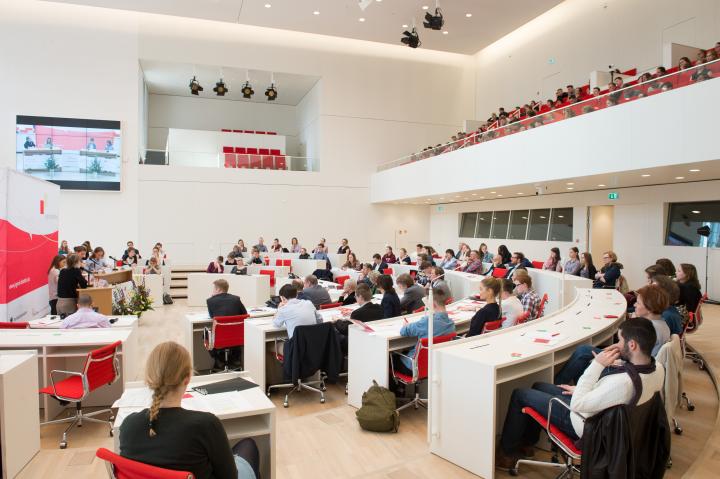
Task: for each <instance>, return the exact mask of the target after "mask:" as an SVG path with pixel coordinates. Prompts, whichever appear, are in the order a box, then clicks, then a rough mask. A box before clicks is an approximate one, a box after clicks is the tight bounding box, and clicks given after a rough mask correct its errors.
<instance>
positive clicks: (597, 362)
mask: <svg viewBox="0 0 720 479" xmlns="http://www.w3.org/2000/svg"><path fill="white" fill-rule="evenodd" d="M655 341H656V337H655V329H654V328H653V327H652V325H651V324H650V322H649V321H648V320H647V319H644V318H635V319H630V320H627V321H625V322H623V323H621V324H620V328H619V330H618V342H617V344H614V345H612V346H610V347H608V348H606V349H605V350H604V351H601V352H600V353H599V354H598V355H597V356H596V357H595V359H594V360H593V361H592V363H591V364H590V366H589V367H588V368H587V370H586V371H585V373H584V374H583V375H582V376H581V377H580V379H579V380H578V383H577V386H569V385H566V384H562V385H560V386H555V385H552V384H547V383H535V384H534V385H533V387H532V388H530V389H515V390H514V391H513V393H512V396H511V398H510V405H509V408H508V412H507V415H506V416H505V424H504V425H503V429H502V436H501V438H500V445H499V447H498V448H497V450H496V454H495V456H496V459H495V465H496V466H497V467H500V468H511V467H514V466H515V461H516V460H517V459H518V457H520V456H521V455H522V456H532V455H533V446H534V444H535V443H536V442H537V441H538V439H539V434H540V429H541V428H540V426H539V425H538V424H537V423H536V422H535V421H533V420H532V419H529V418H528V416H527V415H526V414H524V413H523V412H522V408H524V407H526V406H529V407H532V408H533V409H535V410H536V411H537V412H538V413H540V415H542V416H544V417H547V415H548V406H549V403H550V399H552V398H560V399H561V400H562V401H563V402H565V403H567V404H569V405H570V410H568V409H566V408H564V407H553V409H552V411H553V416H552V418H551V422H552V424H553V425H555V426H556V427H557V428H558V429H560V430H561V431H562V432H564V433H565V434H567V435H568V436H569V437H570V438H571V439H574V440H578V439H579V438H580V437H582V435H583V426H584V422H583V418H588V417H591V416H594V415H596V414H599V413H601V412H602V411H604V410H606V409H608V408H611V407H613V406H618V405H621V404H629V405H631V406H635V405H638V404H643V403H645V402H647V401H648V400H650V399H651V398H652V397H653V396H654V395H655V393H656V392H659V391H660V390H661V389H662V388H663V383H664V381H665V371H664V369H663V367H662V365H660V364H656V363H655V360H654V359H653V358H652V356H651V355H650V352H651V350H652V347H653V344H654V343H655ZM618 359H620V360H622V361H625V364H622V365H618V366H615V367H612V368H610V366H613V365H615V363H616V361H617V360H618ZM630 364H632V366H630ZM634 378H636V379H634ZM637 379H639V382H640V384H641V385H642V387H638V388H637V389H636V387H635V385H634V382H635V381H636V380H637Z"/></svg>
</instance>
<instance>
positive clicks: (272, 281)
mask: <svg viewBox="0 0 720 479" xmlns="http://www.w3.org/2000/svg"><path fill="white" fill-rule="evenodd" d="M260 274H266V275H268V276H270V287H271V288H272V287H274V286H275V270H274V269H261V270H260Z"/></svg>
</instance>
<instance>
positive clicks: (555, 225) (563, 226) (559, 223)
mask: <svg viewBox="0 0 720 479" xmlns="http://www.w3.org/2000/svg"><path fill="white" fill-rule="evenodd" d="M548 239H549V240H550V241H572V240H573V209H572V208H553V210H552V219H551V221H550V238H548Z"/></svg>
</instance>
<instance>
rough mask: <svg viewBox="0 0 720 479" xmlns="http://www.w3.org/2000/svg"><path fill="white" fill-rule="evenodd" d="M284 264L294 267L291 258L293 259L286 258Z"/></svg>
mask: <svg viewBox="0 0 720 479" xmlns="http://www.w3.org/2000/svg"><path fill="white" fill-rule="evenodd" d="M282 265H283V266H287V267H288V268H292V260H291V259H284V260H283V264H282Z"/></svg>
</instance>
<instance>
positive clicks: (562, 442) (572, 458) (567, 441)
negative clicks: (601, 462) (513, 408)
mask: <svg viewBox="0 0 720 479" xmlns="http://www.w3.org/2000/svg"><path fill="white" fill-rule="evenodd" d="M553 407H564V408H567V409H570V406H569V405H567V404H565V403H564V402H562V401H561V400H560V399H558V398H552V399H550V406H549V408H548V417H544V416H543V415H542V414H540V413H539V412H537V411H536V410H535V409H533V408H531V407H524V408H523V409H522V412H523V413H525V414H527V415H528V416H530V417H531V418H532V419H533V420H534V421H535V422H537V423H538V424H539V425H540V427H542V428H543V429H545V432H547V435H548V438H549V439H550V441H552V442H553V444H555V445H556V446H557V447H559V448H560V449H561V450H562V451H563V452H564V453H565V463H561V462H560V460H559V458H558V456H557V454H555V455H554V456H553V458H552V462H544V461H534V460H531V459H520V460H519V461H517V462H516V463H515V467H514V468H512V469H511V470H510V475H512V476H517V475H518V468H519V467H520V464H535V465H538V466H546V467H554V468H560V469H564V471H563V473H562V474H561V475H560V476H558V477H573V476H574V474H578V475H580V469H579V468H578V466H576V464H577V463H579V462H580V461H581V459H582V451H581V450H580V449H578V447H577V446H576V445H575V441H573V440H572V439H571V438H570V437H569V436H568V435H567V434H565V433H564V432H562V431H561V430H560V429H558V428H557V427H556V426H555V425H553V424H552V423H550V421H549V420H548V418H550V417H552V408H553Z"/></svg>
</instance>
